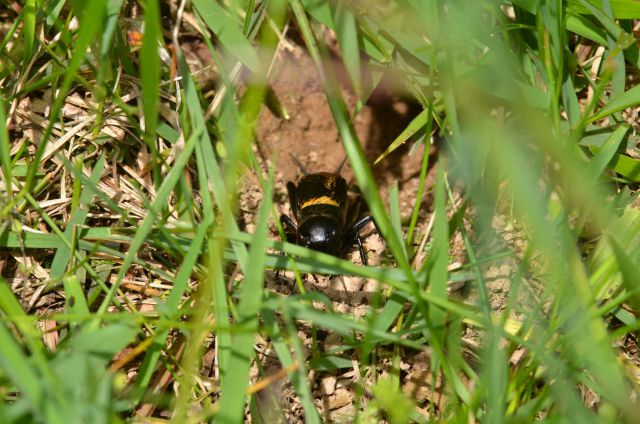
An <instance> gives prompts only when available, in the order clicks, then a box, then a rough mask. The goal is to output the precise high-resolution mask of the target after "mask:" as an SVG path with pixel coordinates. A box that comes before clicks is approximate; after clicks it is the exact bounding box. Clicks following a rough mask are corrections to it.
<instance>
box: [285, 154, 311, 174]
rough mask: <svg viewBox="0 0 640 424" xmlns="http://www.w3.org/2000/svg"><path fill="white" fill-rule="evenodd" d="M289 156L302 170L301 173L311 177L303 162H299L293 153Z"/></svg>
mask: <svg viewBox="0 0 640 424" xmlns="http://www.w3.org/2000/svg"><path fill="white" fill-rule="evenodd" d="M289 156H291V159H292V160H293V163H295V164H296V166H297V167H298V168H300V171H302V173H303V174H304V175H309V172H308V171H307V169H306V168H305V167H304V165H303V164H302V162H300V161H299V160H298V158H296V157H295V156H293V155H292V154H291V153H289Z"/></svg>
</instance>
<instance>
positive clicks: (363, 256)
mask: <svg viewBox="0 0 640 424" xmlns="http://www.w3.org/2000/svg"><path fill="white" fill-rule="evenodd" d="M353 238H354V240H355V242H356V244H357V245H358V251H359V252H360V260H362V265H365V266H366V265H369V261H368V260H367V255H366V253H365V252H364V246H363V245H362V239H361V238H360V235H359V234H358V233H356V235H355V236H354V237H353Z"/></svg>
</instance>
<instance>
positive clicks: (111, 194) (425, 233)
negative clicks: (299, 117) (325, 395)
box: [0, 0, 640, 422]
mask: <svg viewBox="0 0 640 424" xmlns="http://www.w3.org/2000/svg"><path fill="white" fill-rule="evenodd" d="M185 3H186V2H181V3H180V4H179V5H177V8H176V9H175V10H172V9H171V7H169V10H170V12H164V10H165V8H161V7H160V6H161V4H159V3H158V2H154V1H150V2H145V3H144V4H143V5H138V4H133V3H129V2H123V1H112V2H108V3H106V2H87V3H86V4H81V3H78V2H70V3H69V4H67V3H66V2H64V1H54V2H35V1H27V2H25V4H24V5H22V6H19V5H17V4H13V7H12V8H9V7H5V8H4V9H2V10H1V13H2V14H3V16H4V17H5V18H6V19H4V21H5V22H11V21H13V22H15V23H14V24H11V25H5V26H4V27H3V29H2V31H3V32H2V41H1V42H0V43H1V44H0V45H1V46H2V47H3V49H2V51H3V52H4V53H2V54H3V60H2V63H1V64H0V78H1V81H2V84H0V87H1V91H0V93H1V94H0V95H1V99H2V100H1V102H0V166H1V168H2V173H1V174H2V177H3V180H2V181H3V183H2V185H1V186H0V187H1V188H2V193H0V196H1V197H0V199H2V202H1V203H0V212H1V215H0V246H2V249H3V252H2V257H0V269H1V270H2V277H0V291H1V293H0V314H1V317H2V324H1V325H0V387H1V388H2V390H1V392H2V396H4V399H5V400H6V402H3V403H2V406H0V417H2V421H3V422H13V421H43V422H70V421H78V420H83V421H92V422H98V421H101V422H107V421H117V420H120V419H123V418H129V417H137V418H136V419H140V420H143V419H145V417H152V416H170V417H172V418H173V419H174V420H176V421H180V422H182V421H186V420H192V421H204V420H210V419H216V420H220V421H221V422H241V421H242V420H243V419H245V418H246V416H245V414H246V412H245V410H246V406H247V405H249V412H248V414H249V415H250V416H251V419H252V420H258V421H261V420H264V417H265V414H275V415H269V416H272V417H276V418H273V419H274V420H275V419H281V420H286V419H293V418H292V417H293V415H292V414H293V412H292V411H290V410H278V409H279V408H281V407H280V406H278V403H277V402H276V403H275V406H273V405H271V406H265V405H266V404H265V402H264V397H261V396H260V393H268V388H270V387H272V386H274V385H275V384H276V382H277V380H279V379H286V381H288V382H289V383H290V384H291V387H292V389H293V392H294V393H295V397H296V401H295V402H296V403H297V405H299V407H300V408H299V409H300V410H301V411H302V412H300V416H304V419H305V421H309V422H320V421H321V420H322V419H324V418H326V417H330V416H331V415H330V411H327V410H325V409H324V408H323V406H322V405H319V404H318V402H317V400H316V399H315V398H314V394H315V393H314V391H313V389H312V386H311V382H310V381H309V380H308V378H307V377H308V376H309V375H310V373H312V372H316V373H322V372H333V373H340V374H344V373H345V371H346V370H349V371H352V372H353V375H354V376H355V377H354V378H353V379H354V381H355V383H353V392H355V393H356V394H357V397H356V399H357V402H355V403H354V408H353V414H354V416H355V418H353V417H351V418H353V419H359V420H361V421H375V420H379V419H385V420H388V421H389V422H406V421H409V420H413V421H417V422H426V421H427V420H430V419H441V420H448V421H462V420H464V421H469V420H470V419H471V420H478V421H486V422H504V421H523V422H524V421H532V420H534V419H542V418H548V419H550V420H557V421H576V420H577V421H580V422H590V421H603V422H636V421H637V420H638V418H639V417H638V415H639V413H638V408H637V400H636V398H637V394H638V393H637V387H638V383H637V373H636V372H635V370H636V369H637V367H638V358H637V357H634V356H633V352H634V349H635V343H636V342H635V340H636V339H637V335H638V320H637V318H636V316H637V315H638V310H639V309H638V308H639V307H640V304H639V303H638V285H637V277H636V275H637V274H638V255H637V253H636V252H637V249H636V247H637V240H638V228H639V227H638V224H637V222H638V212H637V207H636V205H635V203H636V196H635V194H634V191H635V189H636V187H637V182H638V179H639V176H638V169H639V164H638V160H637V159H636V158H635V156H634V153H635V141H636V139H637V135H636V132H637V130H638V125H637V122H636V120H634V118H632V117H633V116H636V115H637V110H638V105H639V104H640V89H638V87H637V86H634V85H633V84H632V83H631V81H635V80H637V78H638V66H639V62H638V57H639V56H640V55H639V54H638V53H639V52H638V44H637V43H636V40H635V38H634V36H633V34H634V30H637V25H638V23H637V21H634V19H638V18H639V17H640V7H638V5H637V4H636V2H633V1H631V0H627V1H625V0H620V1H615V2H609V1H604V2H590V1H587V0H580V1H575V2H568V3H563V2H530V1H512V2H493V1H478V2H475V3H473V4H468V3H466V2H454V1H449V2H414V1H408V2H394V1H391V2H386V3H374V4H369V3H362V2H357V1H354V2H337V3H331V2H311V1H306V0H305V1H303V0H291V1H289V2H283V1H272V2H268V3H262V2H253V1H250V2H230V3H225V4H222V3H218V2H206V1H201V0H197V1H195V0H194V1H193V2H191V4H190V5H186V4H185ZM163 5H164V4H163ZM164 6H169V5H164ZM163 13H167V16H166V17H167V18H169V19H168V20H163V19H161V18H162V17H163ZM162 22H171V24H170V25H167V26H166V27H163V26H162V24H161V23H162ZM132 23H133V25H134V27H136V26H137V27H138V28H142V27H144V31H143V33H142V42H141V44H140V45H139V44H138V43H137V42H134V40H135V39H137V37H138V36H139V34H138V33H137V32H131V31H130V30H131V28H132V27H131V24H132ZM142 23H143V24H144V25H142ZM187 24H188V25H189V26H192V27H197V32H198V33H199V34H201V36H202V37H203V39H204V40H205V41H206V42H207V46H208V48H209V50H210V52H211V54H212V56H213V60H214V65H215V68H216V71H217V72H218V75H219V80H218V81H217V86H216V89H215V92H214V93H213V97H214V100H213V102H212V103H210V104H209V103H208V102H205V100H204V98H205V96H204V95H203V93H202V92H201V91H200V88H199V87H198V85H197V84H196V83H195V82H194V79H193V77H192V75H191V71H190V70H189V68H188V67H187V64H186V61H185V57H184V54H183V53H182V50H181V48H180V44H181V42H182V41H183V39H182V38H181V34H182V33H183V31H184V30H185V28H186V25H187ZM290 27H295V28H296V29H297V31H299V34H300V37H301V39H302V40H303V42H304V44H305V46H306V49H307V51H308V54H309V55H310V56H311V58H312V59H313V61H314V63H315V65H316V67H317V69H318V73H319V75H320V79H321V82H322V84H323V88H324V90H325V92H326V96H327V102H328V104H329V106H330V108H331V112H332V116H333V119H334V122H335V125H336V127H337V128H338V131H339V133H340V137H341V140H342V143H343V146H344V149H345V151H346V153H347V155H348V159H349V163H350V164H351V167H352V169H353V172H354V175H355V179H356V181H357V183H358V186H359V188H360V189H361V191H362V193H363V196H364V198H365V200H366V202H367V204H368V206H369V208H370V211H371V213H372V215H373V216H374V219H375V221H376V224H377V227H378V229H379V231H380V235H381V236H382V237H383V239H384V242H385V244H386V246H387V248H388V250H389V252H390V254H391V256H392V259H393V263H394V265H393V266H389V267H383V266H376V267H362V266H359V265H356V264H353V263H351V262H349V261H347V260H344V259H339V258H335V257H332V256H328V255H325V254H322V253H318V252H313V251H310V250H308V249H304V248H302V247H300V246H295V245H292V244H289V243H281V242H278V241H275V240H273V239H272V238H271V234H270V233H269V231H268V228H269V222H270V219H271V217H273V216H275V213H274V211H275V210H274V208H273V204H272V193H273V190H274V171H273V169H262V168H261V166H260V161H259V160H258V158H256V157H255V155H254V153H253V149H252V147H253V145H254V143H259V142H260V141H259V140H255V139H254V130H255V127H256V125H257V120H258V116H259V111H260V109H261V107H262V105H263V104H264V103H265V102H266V100H265V99H266V98H267V97H268V95H267V90H268V85H269V76H270V75H269V70H270V69H271V66H270V64H271V63H272V62H273V61H276V60H277V51H278V45H279V43H281V42H283V39H282V38H281V37H282V36H283V35H282V34H283V33H285V28H290ZM127 30H129V31H130V32H129V33H127ZM324 30H330V31H332V33H333V34H335V36H336V38H337V41H338V43H337V44H338V50H339V53H340V55H341V57H342V60H343V62H344V66H345V69H346V71H347V72H346V73H347V76H348V79H349V82H350V85H351V89H352V90H353V91H354V92H355V93H356V94H357V96H358V99H359V100H358V104H357V105H356V107H355V110H348V108H347V107H346V105H345V102H344V100H343V98H342V95H341V89H340V86H339V84H338V83H337V82H336V81H337V78H336V76H335V75H333V69H332V68H330V67H328V66H326V63H327V62H328V57H329V53H328V48H327V46H326V43H325V39H324V38H323V36H322V31H324ZM161 58H165V59H166V62H163V60H161ZM240 70H243V72H240ZM386 72H393V73H394V74H395V75H398V76H400V77H401V79H402V85H403V86H404V87H406V89H407V91H408V92H409V93H410V94H411V95H412V96H413V97H414V98H415V100H416V101H417V102H419V103H420V105H421V106H422V109H423V112H421V113H419V114H418V115H417V116H416V117H415V118H414V119H413V121H412V122H411V123H410V124H409V125H408V126H407V128H406V129H405V130H404V131H403V132H402V133H401V134H400V135H399V136H398V138H397V139H396V140H390V143H389V148H388V150H387V152H385V154H383V155H382V156H381V157H380V159H379V160H386V159H385V158H386V153H389V152H391V151H393V150H394V149H396V148H397V147H398V146H399V145H401V144H404V143H412V144H415V145H416V146H419V145H420V144H425V145H426V144H428V143H429V142H430V141H431V140H434V139H439V140H441V141H442V142H441V143H439V149H440V150H441V154H440V156H439V159H438V163H437V165H436V166H437V171H436V178H435V185H434V186H433V187H427V186H426V180H427V169H428V167H429V158H428V151H429V149H423V151H424V158H423V160H422V167H421V172H420V175H419V180H420V181H419V187H420V189H419V190H418V193H417V195H416V196H415V202H414V204H413V205H412V206H413V207H412V208H411V210H410V211H408V214H407V216H403V215H404V211H402V210H401V208H400V205H399V201H398V192H397V189H391V190H390V193H391V194H390V196H389V199H387V200H385V199H382V197H381V196H380V191H379V189H378V187H377V185H376V180H375V178H374V172H373V171H372V165H371V164H369V163H368V162H367V161H366V160H365V156H364V153H363V149H362V145H361V142H360V141H359V140H358V138H357V136H356V134H355V131H354V130H353V126H352V121H353V118H354V117H355V116H356V115H357V114H358V112H359V111H360V110H361V108H362V107H363V105H364V104H365V103H366V101H367V99H368V97H369V95H370V94H371V92H372V90H373V89H374V88H375V87H376V85H377V84H378V82H379V81H380V79H381V78H382V76H383V75H384V74H385V73H386ZM243 75H250V77H248V78H245V79H242V78H241V76H243ZM272 100H273V99H272ZM272 100H271V101H272ZM160 112H162V113H160ZM373 166H374V167H375V165H373ZM373 169H375V168H373ZM239 170H240V172H239ZM241 172H247V173H255V174H256V175H257V177H258V180H259V181H260V184H261V187H262V190H263V192H264V199H263V202H262V204H261V206H260V210H259V211H258V214H257V221H256V225H255V228H256V231H255V232H254V233H253V234H247V233H245V232H243V231H241V230H240V229H239V227H238V224H237V222H236V212H237V192H238V190H239V189H240V188H239V187H240V186H239V177H240V174H241ZM425 190H429V191H430V192H432V193H433V198H434V201H433V204H432V205H426V204H424V202H423V197H424V196H423V195H422V193H423V192H424V191H425ZM421 211H428V212H429V213H428V214H427V213H420V212H421ZM425 216H426V217H427V218H426V219H428V220H430V222H431V223H429V222H427V221H425V222H421V220H422V219H423V217H425ZM505 221H508V222H510V223H511V224H510V225H509V227H510V228H512V229H511V230H506V228H505V227H506V226H505V225H499V224H496V223H497V222H505ZM405 224H406V225H405ZM507 231H511V232H512V233H515V234H517V236H518V237H519V238H520V239H521V240H522V242H521V243H511V242H510V240H511V239H506V238H505V237H504V234H505V233H506V232H507ZM415 240H424V241H425V243H420V244H418V243H415V242H414V241H415ZM456 240H458V241H457V242H456ZM427 241H428V242H427ZM455 243H458V244H459V245H460V246H462V248H463V249H464V253H465V255H466V258H465V263H464V264H462V265H460V264H458V265H456V266H455V267H454V268H452V267H451V265H452V264H451V262H452V259H451V250H452V246H453V245H454V244H455ZM270 249H271V250H273V249H276V250H282V251H284V253H285V256H280V255H278V254H274V253H268V252H270V251H271V250H270ZM505 260H507V262H505ZM505 263H507V264H508V265H507V266H506V268H505V269H506V270H507V275H505V276H503V277H504V279H505V280H506V281H507V284H506V286H507V288H506V290H505V291H506V293H504V295H503V298H502V299H501V302H500V304H499V305H497V307H496V305H495V304H494V303H492V301H493V300H494V298H493V296H494V294H495V293H494V291H493V289H492V283H493V281H492V278H493V277H495V276H492V269H493V268H492V267H496V266H503V265H504V264H505ZM274 268H279V269H288V270H295V271H296V272H297V273H319V274H322V273H324V274H334V275H340V276H360V277H366V278H369V279H375V280H377V281H379V282H380V283H381V284H382V287H384V293H383V294H381V296H380V298H379V300H380V302H379V304H375V305H372V307H371V309H370V310H369V311H368V313H367V315H366V316H365V317H364V318H362V319H360V318H356V317H354V316H351V315H348V314H344V313H339V312H337V311H335V310H334V309H333V308H332V307H331V301H330V300H329V299H327V298H326V297H325V296H323V295H321V294H319V293H313V292H308V293H302V294H298V295H292V296H281V295H279V294H277V293H273V292H271V291H269V290H266V289H265V275H266V273H267V272H268V271H270V270H272V269H274ZM501 269H502V268H501ZM456 282H464V283H465V285H466V288H467V290H468V291H469V292H471V293H474V296H469V297H467V298H463V299H454V298H453V297H452V296H450V294H449V291H448V289H449V287H450V285H451V283H456ZM314 304H315V305H318V304H324V305H327V306H328V307H327V308H325V310H320V309H318V308H316V307H314ZM301 323H306V324H307V325H308V326H310V327H311V328H312V329H311V330H309V332H310V333H311V334H314V335H317V333H318V331H327V332H331V333H334V334H337V335H339V336H340V337H341V341H340V343H339V345H338V346H336V347H334V349H332V350H331V351H327V352H321V351H320V349H319V348H318V345H317V340H316V341H314V342H313V345H312V346H304V345H303V343H302V341H301V340H300V339H299V338H298V337H297V336H296V334H297V331H298V328H299V327H298V326H299V325H301ZM469 335H471V338H469ZM258 336H260V337H262V338H263V339H264V340H268V346H269V348H270V349H272V350H273V352H275V356H277V360H278V361H279V363H280V365H281V369H282V372H281V373H280V374H278V375H275V376H274V375H269V374H267V373H265V372H263V368H262V365H263V364H262V363H261V357H259V356H257V355H256V351H255V346H254V344H255V343H256V340H257V337H258ZM474 338H475V339H476V340H479V342H477V343H473V339H474ZM205 345H207V346H215V357H216V359H215V361H213V363H214V364H215V366H214V368H215V370H214V372H213V373H212V374H206V373H204V372H203V371H202V370H201V364H202V355H203V348H204V346H205ZM309 348H310V350H311V354H308V353H307V352H306V351H305V350H306V349H309ZM415 353H420V354H421V355H425V356H422V358H427V359H426V361H427V362H428V363H426V364H421V365H424V366H423V368H422V369H426V370H427V371H426V372H425V373H424V374H423V375H424V380H426V381H421V382H420V388H421V389H425V390H427V389H428V390H430V391H431V392H433V393H435V394H437V396H432V397H428V398H426V399H422V398H421V399H413V397H414V396H413V395H414V394H413V393H409V392H407V387H408V385H407V384H406V383H407V381H406V380H407V376H406V375H405V374H404V373H403V372H402V371H401V367H400V364H401V362H403V361H405V360H406V359H407V358H408V357H409V356H410V355H412V354H415ZM389 365H390V366H389ZM381 369H385V370H386V371H385V372H382V371H381ZM251 370H254V371H255V374H254V377H255V378H252V379H250V378H249V375H250V373H251ZM79 388H80V389H79ZM589 399H593V401H590V400H589ZM261 417H262V418H261Z"/></svg>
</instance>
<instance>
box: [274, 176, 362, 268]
mask: <svg viewBox="0 0 640 424" xmlns="http://www.w3.org/2000/svg"><path fill="white" fill-rule="evenodd" d="M301 169H302V170H303V172H304V168H302V167H301ZM287 192H288V193H289V202H290V203H291V211H292V213H293V216H294V218H295V221H296V223H294V222H293V221H292V220H291V218H289V217H288V216H287V215H281V216H280V222H281V223H282V226H283V228H284V230H285V233H286V235H287V240H288V241H289V242H292V243H296V244H299V245H301V246H305V247H308V248H310V249H313V250H318V251H320V252H325V253H329V254H331V255H334V256H341V255H342V254H343V253H344V251H345V250H346V249H347V248H349V247H351V246H353V245H357V246H358V249H359V251H360V258H361V259H362V263H363V264H365V265H366V264H367V257H366V255H365V252H364V247H363V245H362V239H361V238H360V234H359V232H360V230H361V229H362V228H364V226H365V225H367V224H368V223H369V222H371V216H369V215H366V216H364V217H359V216H358V215H359V209H360V208H359V206H360V205H361V202H358V201H356V202H353V201H351V199H350V198H349V197H348V196H347V182H346V181H345V179H344V178H342V177H341V176H340V174H339V173H338V172H336V173H330V172H319V173H316V174H307V173H306V172H305V175H303V176H302V178H300V181H299V182H298V185H296V184H294V183H292V182H288V183H287Z"/></svg>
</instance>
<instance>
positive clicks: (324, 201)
mask: <svg viewBox="0 0 640 424" xmlns="http://www.w3.org/2000/svg"><path fill="white" fill-rule="evenodd" d="M313 205H331V206H337V207H340V205H339V204H338V202H336V201H335V199H332V198H331V197H329V196H320V197H314V198H313V199H309V200H307V201H306V202H304V203H303V204H302V205H301V206H300V209H304V208H306V207H307V206H313Z"/></svg>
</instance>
